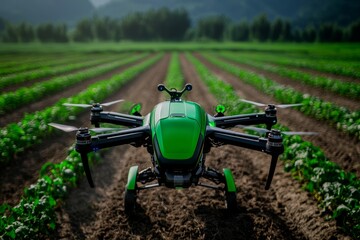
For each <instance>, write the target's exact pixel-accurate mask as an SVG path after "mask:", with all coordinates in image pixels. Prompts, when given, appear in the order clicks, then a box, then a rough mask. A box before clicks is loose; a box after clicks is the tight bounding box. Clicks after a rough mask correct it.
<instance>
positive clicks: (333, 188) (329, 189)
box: [187, 54, 360, 239]
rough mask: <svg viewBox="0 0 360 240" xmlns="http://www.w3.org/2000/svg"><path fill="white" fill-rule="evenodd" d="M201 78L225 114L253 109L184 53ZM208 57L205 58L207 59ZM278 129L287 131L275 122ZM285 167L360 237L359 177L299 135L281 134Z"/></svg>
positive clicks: (331, 212)
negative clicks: (225, 108) (227, 110)
mask: <svg viewBox="0 0 360 240" xmlns="http://www.w3.org/2000/svg"><path fill="white" fill-rule="evenodd" d="M187 58H188V59H189V60H190V61H191V62H192V64H193V65H194V66H195V68H196V70H197V72H198V74H199V75H200V77H201V79H202V80H203V81H204V82H205V84H206V85H207V86H208V88H209V90H210V92H211V93H212V94H213V95H214V96H215V97H216V99H217V100H218V101H219V102H221V103H223V104H224V105H227V106H229V108H228V109H229V110H230V111H229V112H228V113H229V114H247V113H249V112H256V111H257V110H256V109H254V108H255V107H254V106H252V105H249V104H247V103H244V102H241V101H240V99H239V97H238V96H237V94H236V92H235V91H234V89H233V88H232V86H231V85H229V84H227V83H225V82H224V81H222V80H221V79H218V78H217V77H216V76H214V75H213V74H212V73H211V72H210V71H209V70H208V69H207V68H206V67H205V66H204V65H203V64H202V63H201V62H200V61H199V60H198V59H196V58H195V57H194V56H192V55H190V54H187ZM208 59H209V58H208ZM277 128H278V129H280V130H281V131H287V130H289V129H288V128H286V127H283V126H280V125H277ZM283 144H284V148H285V152H284V153H283V154H282V157H281V158H282V160H283V161H284V163H285V170H286V171H289V172H291V174H292V176H293V177H294V178H295V179H297V180H299V181H300V182H301V183H303V185H304V188H305V189H306V190H307V191H309V192H311V193H312V194H314V196H315V197H316V198H317V200H318V201H319V203H320V207H322V208H323V209H324V210H325V211H328V212H329V213H330V215H331V217H332V218H334V219H335V220H336V221H337V222H338V224H339V225H340V226H341V227H342V228H343V229H344V230H345V231H346V232H347V233H348V234H349V235H351V236H352V237H354V238H355V239H357V238H359V237H360V214H359V213H360V180H358V179H356V176H355V175H354V174H353V173H347V172H345V171H344V170H342V169H341V168H340V167H339V166H338V165H337V164H335V163H334V162H331V161H329V160H328V159H327V158H326V157H325V154H324V152H323V151H321V149H320V148H318V147H316V146H314V145H312V143H310V142H306V141H304V140H302V139H301V138H300V137H299V136H284V139H283Z"/></svg>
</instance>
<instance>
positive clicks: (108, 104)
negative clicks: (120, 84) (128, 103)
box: [101, 99, 124, 107]
mask: <svg viewBox="0 0 360 240" xmlns="http://www.w3.org/2000/svg"><path fill="white" fill-rule="evenodd" d="M123 101H124V99H119V100H116V101H112V102H107V103H102V104H101V105H102V106H106V107H107V106H110V105H113V104H115V103H118V102H123Z"/></svg>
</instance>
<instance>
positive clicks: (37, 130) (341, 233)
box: [0, 43, 360, 239]
mask: <svg viewBox="0 0 360 240" xmlns="http://www.w3.org/2000/svg"><path fill="white" fill-rule="evenodd" d="M359 49H360V45H359V44H323V45H320V44H256V43H253V44H250V43H247V44H233V43H228V44H216V43H204V44H192V43H188V44H186V43H185V44H171V43H166V44H161V43H141V44H140V43H139V44H135V43H124V44H104V43H102V44H94V43H93V44H82V45H80V44H68V45H61V44H48V45H38V44H29V45H26V44H23V45H16V44H8V45H0V52H1V55H0V94H1V95H0V115H1V120H0V124H1V126H0V127H1V131H0V136H1V137H0V146H1V149H2V151H1V156H0V166H1V168H0V175H1V182H0V189H1V193H0V204H1V205H0V213H1V214H2V215H3V217H2V218H0V236H1V237H2V238H4V239H7V238H9V239H15V238H16V239H18V238H35V237H37V238H56V239H359V238H360V181H359V180H358V179H359V176H360V162H359V160H360V144H359V142H360V50H359ZM160 83H164V84H165V85H167V86H169V87H176V88H181V87H182V86H183V85H184V83H191V84H192V85H193V90H192V91H191V92H190V93H188V94H187V95H186V97H185V98H186V99H187V100H190V101H195V102H198V103H199V104H200V105H202V106H203V107H204V108H205V110H206V111H207V112H208V113H210V114H214V113H215V112H214V109H215V106H216V105H217V104H219V103H220V104H223V105H225V106H226V108H227V111H226V113H225V114H228V115H231V114H241V113H254V112H255V113H256V112H262V111H263V110H264V109H263V107H259V108H258V107H256V106H253V105H250V104H248V103H244V102H242V101H241V99H247V100H250V101H256V102H260V103H266V104H268V103H275V104H280V103H284V104H285V103H286V104H287V103H303V105H302V106H300V107H295V108H286V109H280V108H278V112H277V116H278V124H277V125H276V128H279V129H282V130H285V129H290V130H291V131H309V132H318V133H319V135H315V136H302V137H301V138H300V137H299V136H293V137H286V138H285V140H284V146H285V153H284V154H283V155H282V156H281V158H282V161H280V162H279V163H278V166H277V168H276V173H275V176H274V179H273V184H272V186H271V188H270V190H264V186H265V180H266V176H267V173H268V169H269V165H270V157H269V156H267V155H265V154H262V153H259V152H255V151H251V150H248V149H242V148H237V147H233V146H220V147H218V148H216V149H213V150H212V152H210V153H209V154H208V155H207V158H206V163H207V165H208V166H211V167H213V168H216V169H222V168H230V169H231V170H232V171H233V173H234V178H235V182H236V186H237V199H238V211H237V212H236V213H235V214H232V215H230V216H228V214H227V212H226V209H225V205H224V199H223V195H222V194H221V193H219V192H217V191H214V190H210V189H207V188H201V187H191V188H189V189H182V190H175V189H166V188H165V187H162V188H155V189H150V190H147V191H142V192H140V194H139V199H138V202H137V203H138V206H137V211H136V214H135V215H134V216H132V217H130V218H128V217H126V215H125V213H124V207H123V201H124V200H123V197H124V196H123V195H124V190H125V184H126V181H127V173H128V170H129V168H130V167H131V166H133V165H139V167H140V169H145V168H147V167H150V166H151V161H150V156H149V154H148V153H147V151H146V149H145V148H134V147H132V146H120V147H114V148H111V149H108V150H102V151H99V152H97V153H96V154H94V155H93V156H92V173H93V178H94V180H95V184H96V188H95V189H91V188H90V187H89V185H88V183H87V181H86V179H85V178H84V176H83V170H82V165H81V164H80V159H79V156H78V155H77V153H76V152H75V151H74V150H73V149H72V145H73V143H74V134H72V133H62V132H60V131H57V130H54V129H53V128H51V127H49V126H48V123H50V122H57V123H63V124H68V125H73V126H87V127H91V125H90V121H89V112H90V111H88V110H86V109H83V108H70V107H65V106H63V105H62V104H63V103H65V102H72V103H92V102H109V101H114V100H117V99H125V100H126V101H125V102H123V103H120V104H116V105H112V106H109V107H107V108H106V111H116V112H128V109H129V108H130V106H131V105H132V104H134V103H141V104H142V111H141V113H142V114H143V115H145V114H147V113H149V112H150V111H151V110H152V108H153V107H154V106H155V105H156V104H157V103H158V102H161V101H164V100H165V99H166V96H165V95H164V94H162V93H160V92H158V91H157V88H156V87H157V85H158V84H160ZM239 131H241V130H239Z"/></svg>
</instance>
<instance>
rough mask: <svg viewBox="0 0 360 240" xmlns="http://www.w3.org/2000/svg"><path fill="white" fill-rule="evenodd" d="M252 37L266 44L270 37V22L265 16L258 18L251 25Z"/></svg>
mask: <svg viewBox="0 0 360 240" xmlns="http://www.w3.org/2000/svg"><path fill="white" fill-rule="evenodd" d="M251 36H252V38H253V39H255V40H258V41H260V42H264V41H266V40H268V39H269V36H270V22H269V20H268V19H267V16H266V15H265V14H262V15H259V16H258V17H256V18H255V19H254V21H253V23H252V25H251Z"/></svg>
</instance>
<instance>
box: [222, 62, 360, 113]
mask: <svg viewBox="0 0 360 240" xmlns="http://www.w3.org/2000/svg"><path fill="white" fill-rule="evenodd" d="M222 60H224V61H226V62H229V63H231V64H233V65H236V66H238V67H240V68H242V69H244V70H247V71H251V72H255V73H257V74H259V75H262V76H264V77H266V78H268V79H271V80H274V81H276V82H277V83H279V84H281V85H284V86H286V87H291V88H294V89H295V90H297V91H299V92H302V93H304V94H309V95H310V96H314V97H318V98H320V99H321V100H323V101H328V102H331V103H334V104H336V105H338V106H339V107H345V108H347V109H349V110H350V111H358V110H359V109H360V100H357V99H351V98H349V97H346V96H342V95H340V94H337V93H334V92H331V91H327V90H324V89H322V88H319V87H313V86H310V85H307V84H304V83H302V82H300V81H297V80H293V79H289V78H286V77H282V76H280V75H279V74H276V73H272V72H270V71H266V70H262V69H259V68H256V67H253V66H250V65H248V64H243V63H235V62H233V61H230V60H227V59H224V58H223V59H222Z"/></svg>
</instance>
